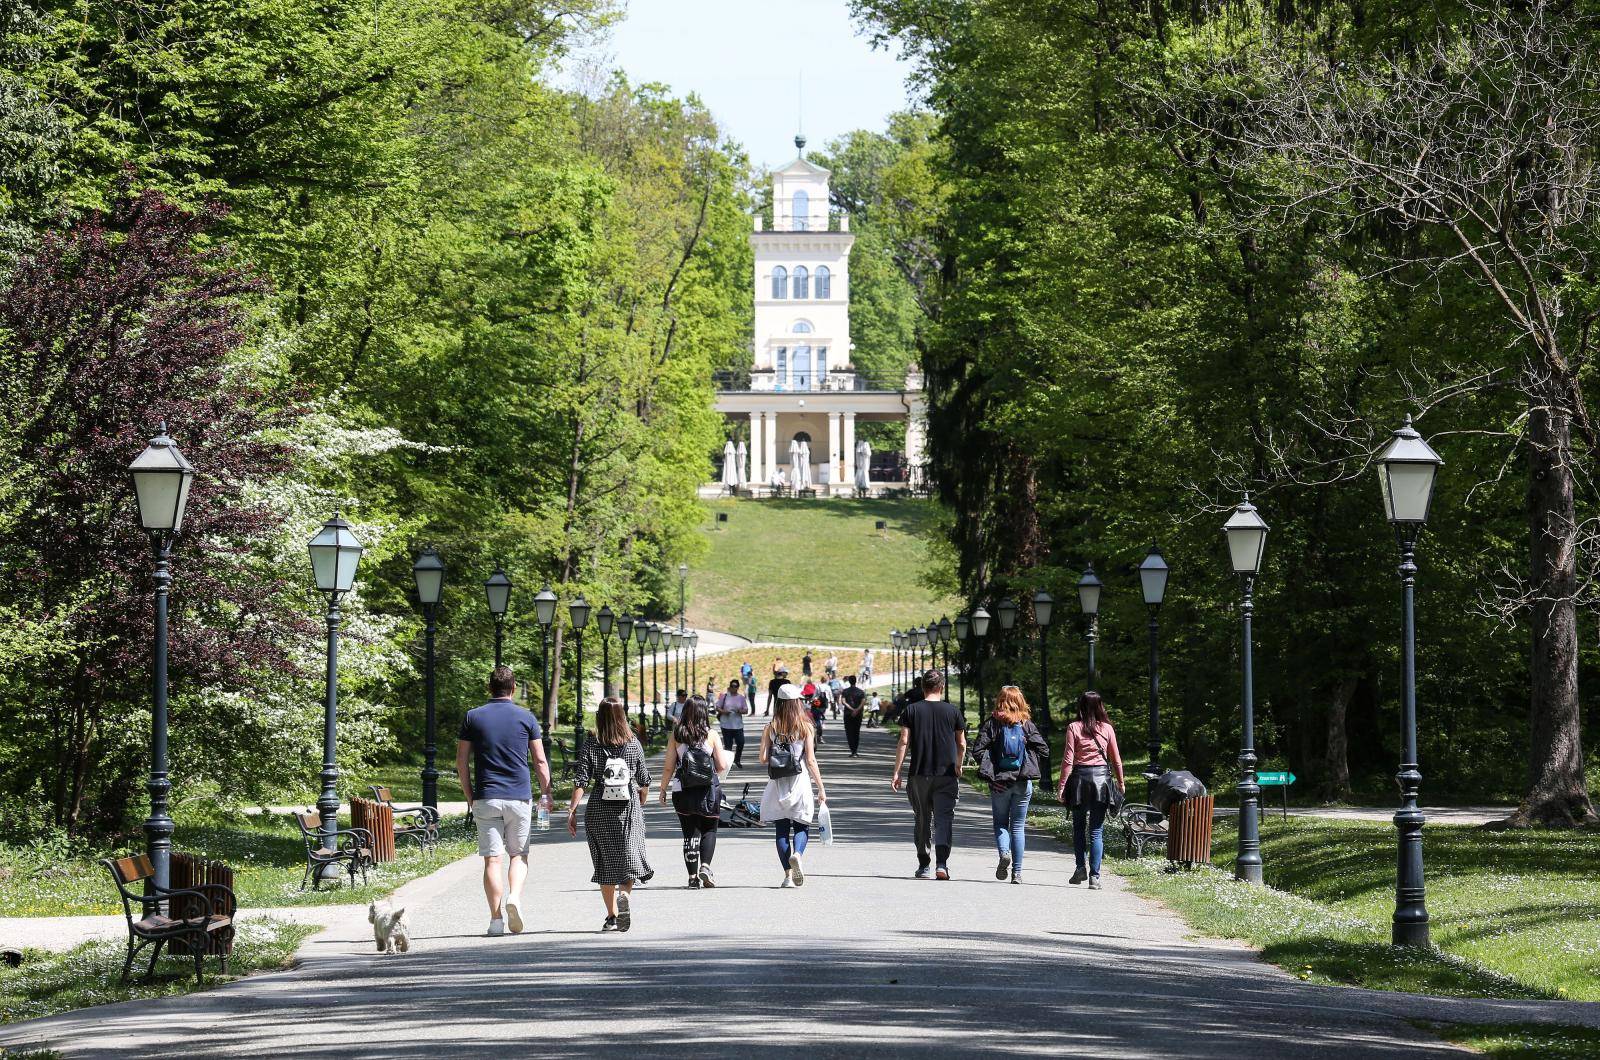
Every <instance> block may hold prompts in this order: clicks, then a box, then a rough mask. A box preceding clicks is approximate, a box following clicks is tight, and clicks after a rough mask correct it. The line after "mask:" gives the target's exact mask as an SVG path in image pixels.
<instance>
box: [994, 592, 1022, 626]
mask: <svg viewBox="0 0 1600 1060" xmlns="http://www.w3.org/2000/svg"><path fill="white" fill-rule="evenodd" d="M995 611H996V612H998V614H999V618H1000V628H1001V629H1010V628H1011V627H1013V626H1015V625H1016V624H1017V605H1016V601H1014V600H1012V599H1010V598H1009V597H1008V598H1006V599H1004V600H1001V601H1000V603H999V606H997V607H996V608H995Z"/></svg>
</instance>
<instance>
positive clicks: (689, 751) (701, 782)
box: [677, 744, 717, 791]
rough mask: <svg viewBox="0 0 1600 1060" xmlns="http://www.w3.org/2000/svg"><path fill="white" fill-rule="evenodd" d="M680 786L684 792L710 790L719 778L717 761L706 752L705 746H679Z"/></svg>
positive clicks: (678, 773) (678, 771) (678, 775)
mask: <svg viewBox="0 0 1600 1060" xmlns="http://www.w3.org/2000/svg"><path fill="white" fill-rule="evenodd" d="M677 777H678V786H679V787H681V788H683V790H684V791H690V790H693V789H695V788H709V787H710V786H711V782H712V781H713V780H715V779H716V778H717V760H716V759H715V758H714V757H712V754H711V752H710V751H708V750H706V746H705V744H699V745H698V746H695V747H687V746H685V745H683V744H679V745H678V770H677Z"/></svg>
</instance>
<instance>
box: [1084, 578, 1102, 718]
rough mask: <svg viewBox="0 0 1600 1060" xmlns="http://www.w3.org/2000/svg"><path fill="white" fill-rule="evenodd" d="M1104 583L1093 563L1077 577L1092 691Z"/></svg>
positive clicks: (1091, 688) (1095, 678)
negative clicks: (1095, 647) (1087, 646)
mask: <svg viewBox="0 0 1600 1060" xmlns="http://www.w3.org/2000/svg"><path fill="white" fill-rule="evenodd" d="M1104 587H1105V586H1104V583H1102V582H1101V581H1100V579H1099V578H1097V577H1096V576H1095V573H1094V564H1093V563H1091V564H1089V566H1088V567H1087V568H1085V569H1084V572H1083V577H1081V578H1079V579H1078V607H1079V609H1080V610H1081V611H1082V612H1083V617H1084V618H1086V619H1088V620H1089V621H1088V624H1087V625H1086V626H1085V627H1084V631H1083V639H1084V641H1085V642H1086V643H1087V644H1088V645H1089V685H1088V687H1089V690H1090V691H1093V690H1094V686H1095V682H1096V680H1097V678H1098V677H1099V671H1097V670H1096V669H1095V665H1094V642H1095V641H1096V640H1098V639H1099V636H1100V590H1101V589H1103V588H1104Z"/></svg>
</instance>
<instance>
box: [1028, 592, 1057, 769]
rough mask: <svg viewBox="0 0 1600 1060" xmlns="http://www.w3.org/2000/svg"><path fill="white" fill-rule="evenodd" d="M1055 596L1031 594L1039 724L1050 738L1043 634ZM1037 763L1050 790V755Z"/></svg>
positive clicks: (1053, 610) (1046, 650)
mask: <svg viewBox="0 0 1600 1060" xmlns="http://www.w3.org/2000/svg"><path fill="white" fill-rule="evenodd" d="M1055 613H1056V598H1055V597H1053V596H1051V595H1050V594H1049V593H1047V592H1045V591H1044V590H1043V589H1040V590H1039V591H1038V592H1036V593H1034V594H1033V624H1034V625H1036V626H1038V627H1039V720H1040V721H1041V722H1043V724H1042V725H1040V726H1039V730H1040V732H1042V733H1043V734H1044V738H1045V739H1046V740H1047V741H1048V740H1049V739H1050V730H1051V727H1052V726H1051V723H1050V671H1049V665H1048V658H1049V644H1048V643H1046V640H1045V635H1046V634H1047V633H1049V632H1050V620H1051V619H1052V618H1054V617H1055ZM1039 765H1040V766H1041V767H1042V768H1043V769H1044V777H1043V778H1042V779H1043V782H1044V788H1045V790H1046V791H1049V790H1050V766H1051V762H1050V756H1049V755H1045V756H1044V761H1042V762H1040V763H1039Z"/></svg>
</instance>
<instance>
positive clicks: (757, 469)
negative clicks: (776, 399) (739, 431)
mask: <svg viewBox="0 0 1600 1060" xmlns="http://www.w3.org/2000/svg"><path fill="white" fill-rule="evenodd" d="M762 452H763V450H762V448H761V413H759V412H752V413H751V414H750V481H751V482H752V483H757V482H765V481H767V476H766V475H765V474H764V472H763V469H762V464H761V456H762Z"/></svg>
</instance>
